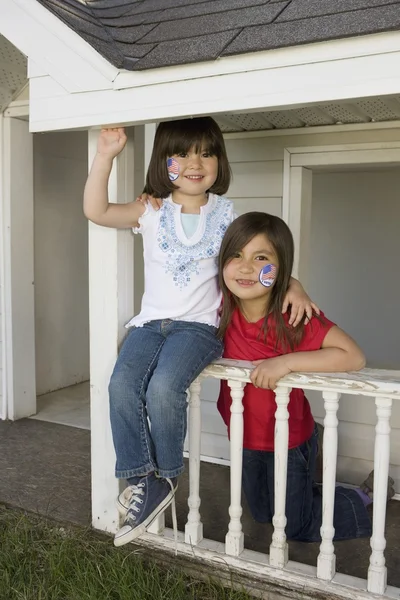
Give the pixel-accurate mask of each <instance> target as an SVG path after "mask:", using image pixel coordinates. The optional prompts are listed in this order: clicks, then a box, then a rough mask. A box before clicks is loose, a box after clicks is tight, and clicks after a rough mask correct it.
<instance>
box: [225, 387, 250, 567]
mask: <svg viewBox="0 0 400 600" xmlns="http://www.w3.org/2000/svg"><path fill="white" fill-rule="evenodd" d="M228 385H229V387H230V388H231V397H232V404H231V422H230V434H231V443H230V452H231V470H230V475H231V503H230V506H229V516H230V521H229V531H228V533H227V534H226V536H225V552H226V554H229V555H231V556H239V554H240V553H241V552H243V548H244V535H243V531H242V523H241V520H240V518H241V516H242V503H241V498H242V465H243V403H242V398H243V394H244V386H245V385H246V384H245V383H243V382H242V381H233V380H228Z"/></svg>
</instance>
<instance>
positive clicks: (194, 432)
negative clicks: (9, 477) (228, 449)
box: [185, 379, 203, 546]
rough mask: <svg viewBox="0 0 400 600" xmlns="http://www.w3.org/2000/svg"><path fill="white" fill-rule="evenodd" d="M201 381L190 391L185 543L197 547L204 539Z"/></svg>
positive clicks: (195, 382) (196, 381) (197, 380)
mask: <svg viewBox="0 0 400 600" xmlns="http://www.w3.org/2000/svg"><path fill="white" fill-rule="evenodd" d="M200 388H201V385H200V379H196V380H195V381H194V382H193V383H192V385H191V386H190V390H189V498H188V506H189V514H188V520H187V523H186V525H185V542H186V543H187V544H190V545H192V546H195V545H196V544H198V543H199V542H200V541H201V540H202V539H203V523H202V522H201V517H200V511H199V508H200V503H201V500H200V450H201V447H200V442H201V403H200Z"/></svg>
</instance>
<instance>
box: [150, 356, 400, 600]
mask: <svg viewBox="0 0 400 600" xmlns="http://www.w3.org/2000/svg"><path fill="white" fill-rule="evenodd" d="M252 368H253V366H252V365H251V363H246V362H243V361H232V360H225V359H222V360H219V361H217V362H215V363H213V364H212V365H210V366H209V367H207V369H206V370H205V371H204V372H203V373H202V375H201V376H200V377H199V379H197V380H196V381H195V382H194V383H193V384H192V386H191V388H190V401H189V470H190V472H189V486H190V487H189V498H188V505H189V513H188V520H187V523H186V527H185V533H184V535H183V534H180V535H179V542H178V551H179V552H180V553H183V554H187V555H188V556H192V557H193V555H194V556H197V557H199V558H202V559H203V560H208V561H211V562H212V563H213V564H214V565H215V561H218V560H219V561H220V563H219V564H222V562H223V563H225V565H228V566H229V567H231V568H233V569H236V570H240V571H242V572H245V573H247V574H249V575H251V576H252V577H259V578H263V577H264V578H267V579H268V580H269V581H271V580H272V581H276V583H278V584H279V583H282V582H285V585H286V586H287V585H288V584H289V585H290V584H291V583H292V584H293V586H294V587H296V588H299V587H302V588H303V589H304V590H306V589H307V590H308V591H309V592H310V593H311V592H312V591H313V590H318V591H320V592H321V590H325V591H326V592H327V593H329V592H332V593H335V594H336V595H339V596H342V597H343V598H352V599H356V600H357V599H360V600H361V598H371V594H377V595H379V596H381V597H383V598H399V595H400V589H399V588H393V587H389V586H387V584H386V576H387V572H386V566H385V556H384V550H385V546H386V540H385V518H386V490H387V477H388V471H389V441H390V416H391V407H392V401H393V400H396V399H397V400H400V371H382V370H372V369H364V370H363V371H360V372H358V373H349V374H346V373H340V374H337V373H336V374H334V373H329V374H325V373H319V374H307V375H306V374H301V375H299V374H291V375H288V376H287V377H285V378H284V379H282V380H281V381H280V382H279V385H278V387H277V389H276V401H277V411H276V428H275V465H277V463H279V468H275V515H274V517H273V526H274V533H273V537H272V543H271V545H270V550H269V555H264V554H261V553H257V552H252V551H248V550H244V549H243V548H244V544H243V541H244V534H243V531H242V524H241V515H242V507H241V473H242V440H243V405H242V397H243V392H244V386H245V385H246V383H247V382H249V381H250V379H249V375H250V373H251V370H252ZM205 377H214V378H217V379H226V380H228V384H229V386H230V388H231V395H232V406H231V444H230V462H231V467H230V468H231V471H230V473H231V479H230V481H231V483H230V488H231V489H230V492H231V495H230V507H229V515H230V522H229V528H228V532H227V534H226V538H225V545H223V544H221V543H218V542H215V541H213V540H205V539H203V526H202V522H201V517H200V510H199V508H200V494H199V490H200V485H199V484H200V437H201V411H200V387H201V379H203V378H205ZM292 388H302V389H305V390H319V391H321V392H322V397H323V399H324V406H325V420H324V427H325V432H324V442H323V450H324V452H323V522H322V527H321V538H322V541H321V545H320V552H319V556H318V560H317V565H316V567H315V568H313V567H309V566H306V565H302V564H300V563H294V562H288V561H289V556H288V545H287V542H286V536H285V525H286V517H285V498H286V477H287V454H288V415H289V413H288V410H287V405H288V402H289V393H290V390H291V389H292ZM341 393H346V394H353V395H361V396H373V397H374V398H375V405H376V414H377V424H376V428H375V431H376V436H375V455H374V503H373V533H372V537H371V556H370V564H369V568H368V573H366V579H359V578H355V577H349V576H344V575H340V574H336V570H335V548H334V544H333V542H332V540H333V536H334V528H333V511H334V495H335V480H336V456H337V441H338V429H337V427H338V419H337V410H338V407H339V398H340V394H341ZM154 534H156V535H154ZM142 539H143V540H144V541H146V542H149V543H151V544H152V545H156V546H159V547H161V548H170V549H174V548H175V545H174V539H173V535H172V532H171V531H170V530H168V529H165V528H164V517H163V516H162V517H160V518H159V519H158V520H157V522H155V523H153V525H152V527H151V531H150V532H149V533H147V534H146V535H145V536H143V538H141V540H142Z"/></svg>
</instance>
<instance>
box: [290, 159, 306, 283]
mask: <svg viewBox="0 0 400 600" xmlns="http://www.w3.org/2000/svg"><path fill="white" fill-rule="evenodd" d="M289 177H290V187H289V199H287V198H285V202H284V205H285V207H286V206H287V205H288V208H289V210H288V214H287V215H286V218H287V221H286V222H287V224H288V226H289V228H290V230H291V232H292V235H293V239H294V263H293V277H296V278H297V279H299V280H300V281H301V283H302V285H304V286H305V287H306V288H307V286H308V264H309V253H310V233H311V201H312V171H310V170H309V169H305V168H304V167H290V175H289ZM285 179H287V176H286V177H285ZM285 191H286V190H285ZM285 210H286V209H285Z"/></svg>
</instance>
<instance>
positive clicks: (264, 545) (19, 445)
mask: <svg viewBox="0 0 400 600" xmlns="http://www.w3.org/2000/svg"><path fill="white" fill-rule="evenodd" d="M0 473H1V478H0V502H1V503H5V504H9V505H12V506H15V507H19V508H22V509H24V510H27V511H31V512H34V513H37V514H41V515H46V516H49V517H52V518H54V519H57V520H60V521H64V522H70V523H74V524H78V525H83V526H89V525H90V522H91V520H90V432H89V431H86V430H84V429H77V428H75V427H68V426H65V425H57V424H54V423H48V422H44V421H37V420H31V419H23V420H21V421H17V422H9V421H8V422H5V421H0ZM187 496H188V478H187V472H186V473H185V474H184V475H183V476H182V477H181V480H180V484H179V489H178V493H177V512H178V525H179V529H180V530H183V529H184V525H185V522H186V517H187V510H188V509H187V503H186V499H187ZM201 498H202V505H201V515H202V520H203V523H204V536H205V537H207V538H211V539H214V540H218V541H224V538H225V533H226V531H227V528H228V504H229V469H228V468H227V467H222V466H217V465H210V464H207V463H202V466H201ZM166 520H167V524H168V525H169V526H171V517H170V511H167V515H166ZM242 523H243V531H244V533H245V546H246V548H249V549H251V550H256V551H259V552H267V551H268V547H269V544H270V542H271V534H272V527H271V526H270V525H260V524H258V523H255V522H254V521H253V520H252V518H251V516H250V514H249V511H248V508H247V506H246V505H245V504H244V506H243V519H242ZM386 539H387V548H386V563H387V567H388V584H389V585H393V586H396V587H400V502H397V501H391V502H389V504H388V510H387V526H386ZM110 543H111V541H110ZM289 547H290V552H289V555H290V559H291V560H295V561H298V562H303V563H306V564H311V565H315V564H316V559H317V555H318V551H319V544H304V543H300V542H290V544H289ZM335 549H336V556H337V571H338V572H339V573H344V574H348V575H354V576H356V577H361V578H365V577H366V573H367V569H368V564H369V555H370V546H369V540H368V539H363V540H353V541H347V542H339V543H336V544H335Z"/></svg>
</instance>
